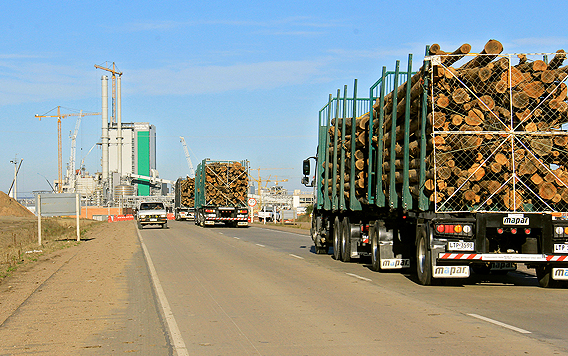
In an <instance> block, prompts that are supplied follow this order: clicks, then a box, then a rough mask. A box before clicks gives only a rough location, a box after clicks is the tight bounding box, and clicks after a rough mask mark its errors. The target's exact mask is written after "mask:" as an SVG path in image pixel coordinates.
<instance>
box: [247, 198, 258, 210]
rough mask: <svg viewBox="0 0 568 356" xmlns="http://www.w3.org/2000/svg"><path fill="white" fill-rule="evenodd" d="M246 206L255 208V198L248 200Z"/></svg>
mask: <svg viewBox="0 0 568 356" xmlns="http://www.w3.org/2000/svg"><path fill="white" fill-rule="evenodd" d="M248 204H249V206H250V207H251V208H252V207H254V206H256V199H255V198H249V200H248Z"/></svg>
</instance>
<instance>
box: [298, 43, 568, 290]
mask: <svg viewBox="0 0 568 356" xmlns="http://www.w3.org/2000/svg"><path fill="white" fill-rule="evenodd" d="M565 60H566V52H565V51H564V50H558V51H557V52H556V53H552V54H534V53H533V54H504V53H503V46H502V44H501V43H500V42H499V41H496V40H490V41H488V42H487V43H486V44H485V46H484V48H483V49H482V50H481V51H480V52H478V53H471V46H470V45H469V44H463V45H461V46H460V47H459V48H457V49H456V50H455V51H453V52H445V51H443V50H442V49H441V48H440V46H439V45H437V44H434V45H432V46H429V47H428V48H427V52H426V56H425V58H424V62H423V65H422V67H421V68H420V69H418V70H417V71H415V72H413V71H412V55H410V56H409V59H408V69H407V70H406V71H405V70H401V69H400V62H398V61H397V63H396V68H395V70H394V71H392V72H387V70H386V67H384V68H383V75H382V77H381V78H380V79H379V80H378V81H377V82H376V83H375V84H374V85H373V86H372V87H371V88H370V90H369V94H370V95H369V98H358V97H357V84H356V82H355V87H354V91H353V97H351V98H348V97H347V87H345V89H344V93H343V97H341V96H340V95H341V93H340V91H339V90H338V93H337V96H336V97H335V98H333V97H332V96H331V95H330V98H329V100H328V103H327V105H325V106H324V108H323V109H322V110H320V118H319V125H320V126H319V145H318V152H317V161H318V162H317V169H316V179H317V185H316V192H317V195H318V197H317V204H316V207H315V210H314V220H313V227H312V237H313V239H314V243H315V247H316V251H317V252H319V253H326V252H327V251H328V248H330V247H331V246H332V245H333V250H334V257H335V258H337V259H341V260H344V261H349V260H350V259H351V258H357V257H360V256H364V255H366V254H370V255H371V257H372V259H373V266H374V268H375V269H381V268H400V267H408V266H409V264H410V260H413V261H415V262H416V266H417V272H418V276H419V280H420V282H421V283H423V284H430V283H432V281H433V280H435V279H436V278H448V277H466V276H469V266H472V267H475V268H477V269H478V270H479V269H480V267H484V266H489V264H490V263H492V262H495V261H502V260H503V259H507V260H508V261H510V262H526V263H527V264H528V265H529V266H530V267H535V268H536V269H537V274H538V276H539V281H540V283H541V285H543V286H549V285H551V284H553V283H552V282H553V280H554V279H568V264H566V265H563V264H562V263H564V262H562V261H564V260H568V243H567V242H566V241H568V229H566V230H565V227H566V226H568V222H566V221H565V220H564V219H563V218H562V217H565V216H567V215H568V214H566V212H568V154H567V153H568V132H567V131H566V126H565V125H566V124H568V97H567V93H568V87H567V85H566V81H567V79H568V66H564V62H565ZM361 107H366V109H363V110H361ZM563 126H564V127H563ZM306 162H308V161H306ZM307 166H308V167H309V164H308V165H307ZM305 173H306V171H305ZM308 173H309V172H308ZM443 222H445V223H443ZM454 227H455V229H454ZM519 231H522V232H523V235H522V236H518V235H517V233H519ZM375 240H376V241H375ZM454 240H455V241H454ZM561 240H562V241H561ZM409 247H410V248H411V249H412V251H414V252H412V254H414V256H410V257H409V256H408V255H407V251H408V250H409ZM369 249H370V251H369ZM452 251H457V252H459V253H455V254H452V253H451V252H452ZM468 251H469V252H471V253H465V252H468ZM381 254H382V255H381ZM556 254H560V257H559V256H557V255H556ZM564 254H566V256H564ZM504 255H506V256H504ZM455 256H466V257H464V258H468V259H470V260H469V261H465V262H464V261H457V260H456V259H457V258H456V257H455ZM460 258H461V257H460ZM550 261H557V262H562V263H561V264H553V263H550ZM513 264H514V263H513ZM393 266H395V267H393ZM447 266H453V267H455V269H447V268H445V267H447ZM464 266H467V269H464V268H462V267H464ZM451 271H458V272H456V274H453V275H452V273H453V272H451ZM564 272H566V274H565V275H564V274H563V273H564ZM553 274H555V275H556V276H557V278H553V277H552V275H553ZM549 282H550V283H549Z"/></svg>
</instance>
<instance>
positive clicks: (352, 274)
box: [345, 273, 372, 282]
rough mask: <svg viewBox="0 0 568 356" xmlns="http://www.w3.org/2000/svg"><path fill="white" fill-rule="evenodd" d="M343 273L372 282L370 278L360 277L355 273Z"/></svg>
mask: <svg viewBox="0 0 568 356" xmlns="http://www.w3.org/2000/svg"><path fill="white" fill-rule="evenodd" d="M345 274H346V275H348V276H351V277H355V278H358V279H361V280H364V281H367V282H372V279H369V278H365V277H361V276H358V275H356V274H354V273H345Z"/></svg>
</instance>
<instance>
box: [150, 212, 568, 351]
mask: <svg viewBox="0 0 568 356" xmlns="http://www.w3.org/2000/svg"><path fill="white" fill-rule="evenodd" d="M169 226H170V228H169V229H165V230H164V229H159V228H155V229H153V228H145V229H143V230H141V231H140V238H141V241H142V245H143V248H144V250H145V253H146V258H147V261H148V263H149V267H150V271H151V273H152V274H153V278H154V283H155V287H156V290H157V293H156V298H157V299H158V301H157V303H158V304H159V305H161V307H162V312H163V314H164V320H165V324H166V329H168V330H169V334H170V338H171V339H172V347H173V349H174V352H177V354H178V355H196V354H198V355H347V354H354V355H382V354H384V355H387V354H389V355H392V354H395V353H402V352H404V353H412V354H420V355H434V354H436V355H438V354H457V353H463V354H470V355H487V354H493V355H504V354H514V355H518V354H528V355H548V354H568V352H567V351H568V341H567V338H566V336H565V332H564V330H565V325H567V323H568V313H566V312H565V308H564V302H565V301H566V300H567V297H568V290H564V289H553V290H550V289H541V288H539V287H537V282H536V279H535V277H533V276H530V275H527V274H523V273H509V274H508V275H507V276H491V277H490V278H488V277H483V278H479V277H478V278H474V279H472V280H471V281H468V282H467V283H466V284H461V283H455V282H453V283H447V284H446V285H444V286H437V287H424V286H420V285H418V284H417V283H416V282H415V281H414V280H413V276H411V275H406V274H401V273H399V272H395V273H377V272H373V271H371V270H370V268H369V264H368V262H369V261H363V262H362V263H342V262H339V261H335V260H333V258H332V257H331V256H329V255H316V254H315V253H314V252H313V248H312V244H311V240H310V238H309V236H306V235H301V234H298V233H294V232H286V231H275V230H269V229H265V228H259V227H250V228H246V229H243V228H241V229H236V228H224V227H215V228H201V227H197V226H195V225H193V223H192V222H175V221H174V222H171V223H169Z"/></svg>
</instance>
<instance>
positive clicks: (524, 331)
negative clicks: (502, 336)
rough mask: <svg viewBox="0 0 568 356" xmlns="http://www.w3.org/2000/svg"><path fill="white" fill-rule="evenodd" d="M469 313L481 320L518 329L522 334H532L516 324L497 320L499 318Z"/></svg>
mask: <svg viewBox="0 0 568 356" xmlns="http://www.w3.org/2000/svg"><path fill="white" fill-rule="evenodd" d="M467 315H469V316H472V317H474V318H477V319H480V320H483V321H486V322H488V323H491V324H495V325H499V326H502V327H504V328H507V329H510V330H513V331H516V332H518V333H521V334H532V333H531V332H530V331H527V330H524V329H521V328H517V327H515V326H512V325H509V324H505V323H502V322H500V321H497V320H493V319H489V318H486V317H484V316H481V315H477V314H467Z"/></svg>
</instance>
